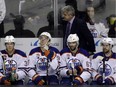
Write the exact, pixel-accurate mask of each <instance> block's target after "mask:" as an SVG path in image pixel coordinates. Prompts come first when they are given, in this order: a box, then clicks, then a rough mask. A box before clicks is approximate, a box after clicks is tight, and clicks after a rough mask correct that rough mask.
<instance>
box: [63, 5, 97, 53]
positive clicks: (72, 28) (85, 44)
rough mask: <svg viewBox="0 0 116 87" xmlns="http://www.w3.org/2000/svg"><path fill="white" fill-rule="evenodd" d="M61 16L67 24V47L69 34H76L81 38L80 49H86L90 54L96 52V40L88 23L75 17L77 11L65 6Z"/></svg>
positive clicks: (65, 34) (64, 45)
mask: <svg viewBox="0 0 116 87" xmlns="http://www.w3.org/2000/svg"><path fill="white" fill-rule="evenodd" d="M61 15H62V18H63V20H64V21H66V24H64V40H63V41H64V43H63V47H66V39H67V36H68V35H69V34H74V33H76V34H77V35H78V37H79V43H80V44H79V47H81V48H83V49H86V50H87V51H88V52H89V53H90V54H91V53H93V52H95V44H94V39H93V36H92V34H91V32H90V31H89V29H88V27H87V25H86V22H84V21H83V20H81V19H78V18H77V17H75V10H74V8H73V7H72V6H69V5H67V6H64V7H63V8H62V9H61Z"/></svg>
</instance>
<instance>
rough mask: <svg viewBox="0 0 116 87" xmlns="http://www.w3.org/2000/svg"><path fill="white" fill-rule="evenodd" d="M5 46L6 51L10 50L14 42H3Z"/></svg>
mask: <svg viewBox="0 0 116 87" xmlns="http://www.w3.org/2000/svg"><path fill="white" fill-rule="evenodd" d="M5 46H6V50H7V51H8V52H12V51H13V49H14V46H15V44H14V43H13V42H9V43H5Z"/></svg>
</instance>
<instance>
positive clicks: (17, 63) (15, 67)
mask: <svg viewBox="0 0 116 87" xmlns="http://www.w3.org/2000/svg"><path fill="white" fill-rule="evenodd" d="M14 46H15V38H14V37H13V36H6V37H5V47H6V49H5V50H1V55H2V57H1V58H0V84H1V85H23V79H24V78H25V76H26V74H25V72H24V68H25V67H26V54H25V53H24V52H23V51H21V50H18V49H15V48H14Z"/></svg>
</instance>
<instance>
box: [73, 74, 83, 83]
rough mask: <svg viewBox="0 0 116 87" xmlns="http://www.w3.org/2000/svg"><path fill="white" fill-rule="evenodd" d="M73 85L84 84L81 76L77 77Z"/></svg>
mask: <svg viewBox="0 0 116 87" xmlns="http://www.w3.org/2000/svg"><path fill="white" fill-rule="evenodd" d="M73 83H74V85H82V84H83V83H84V81H83V79H82V78H81V77H80V76H77V77H75V79H74V81H73Z"/></svg>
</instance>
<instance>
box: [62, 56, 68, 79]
mask: <svg viewBox="0 0 116 87" xmlns="http://www.w3.org/2000/svg"><path fill="white" fill-rule="evenodd" d="M67 71H68V69H67V61H66V56H65V55H61V58H60V75H61V76H62V77H68V75H67Z"/></svg>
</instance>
